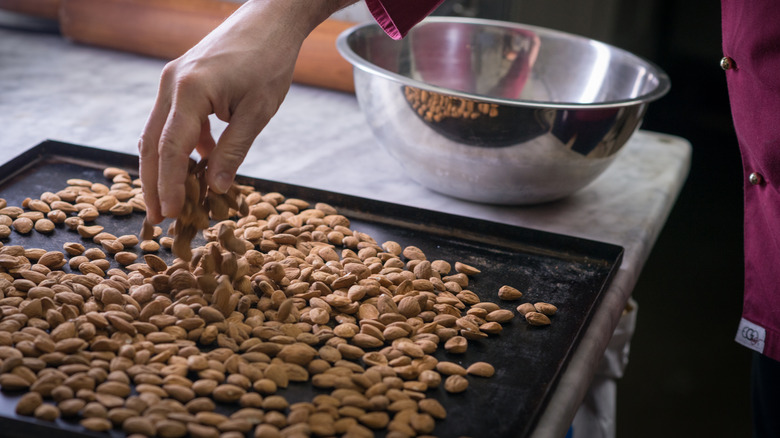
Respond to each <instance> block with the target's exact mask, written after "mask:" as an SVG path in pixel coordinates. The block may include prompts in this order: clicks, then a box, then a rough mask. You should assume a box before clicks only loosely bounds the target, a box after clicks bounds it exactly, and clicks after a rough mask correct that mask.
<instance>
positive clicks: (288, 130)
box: [0, 28, 691, 437]
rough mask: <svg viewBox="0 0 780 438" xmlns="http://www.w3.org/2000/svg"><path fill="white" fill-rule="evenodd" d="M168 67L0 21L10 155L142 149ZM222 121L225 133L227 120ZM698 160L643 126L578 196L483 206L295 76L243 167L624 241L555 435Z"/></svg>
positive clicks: (558, 410)
mask: <svg viewBox="0 0 780 438" xmlns="http://www.w3.org/2000/svg"><path fill="white" fill-rule="evenodd" d="M163 65H164V62H163V61H161V60H156V59H149V58H144V57H140V56H135V55H132V54H125V53H118V52H113V51H108V50H102V49H97V48H91V47H85V46H80V45H76V44H73V43H71V42H68V41H66V40H64V39H62V38H60V37H59V36H58V35H51V34H41V33H32V32H23V31H18V30H9V29H3V28H0V129H1V131H0V163H3V162H6V161H8V160H10V158H12V157H14V156H16V155H18V154H19V153H21V152H22V151H24V150H26V149H29V148H31V147H33V146H35V145H36V144H38V143H40V142H41V141H43V140H46V139H53V140H60V141H66V142H72V143H77V144H83V145H89V146H95V147H100V148H105V149H111V150H115V151H119V152H125V153H132V154H137V139H138V136H139V134H140V132H141V129H142V127H143V124H144V122H145V120H146V117H147V115H148V113H149V111H150V109H151V106H152V103H153V101H154V97H155V94H156V91H157V83H158V78H159V75H160V71H161V68H162V67H163ZM213 129H214V131H215V134H218V133H219V132H220V131H221V130H222V129H224V125H223V124H222V123H221V122H217V123H214V124H213ZM690 159H691V146H690V144H689V143H688V142H687V141H686V140H684V139H681V138H677V137H672V136H667V135H662V134H657V133H652V132H645V131H639V132H638V133H637V134H636V135H635V136H634V137H633V138H632V139H631V140H630V141H629V143H628V144H627V145H626V147H625V148H624V150H623V151H621V153H620V154H619V156H618V158H617V160H616V161H615V162H614V163H613V165H612V166H611V167H610V168H609V169H608V170H607V171H606V172H605V173H604V174H603V175H602V176H601V177H599V178H598V179H597V180H596V181H594V182H593V183H591V184H590V185H589V186H588V187H586V188H585V189H583V190H581V191H580V192H578V193H577V194H575V195H573V196H571V197H569V198H567V199H564V200H562V201H558V202H554V203H550V204H545V205H539V206H532V207H499V206H488V205H480V204H474V203H469V202H464V201H459V200H455V199H452V198H449V197H446V196H443V195H439V194H437V193H434V192H431V191H429V190H427V189H425V188H424V187H422V186H420V185H418V184H416V183H414V182H412V181H411V180H409V179H407V178H405V177H404V174H403V170H402V168H401V167H400V165H399V164H398V163H396V162H395V161H394V160H393V159H392V158H391V157H390V156H389V155H388V154H387V153H386V152H384V150H382V149H381V148H380V147H379V145H378V144H377V142H376V141H375V140H374V138H373V137H372V134H371V132H370V130H369V128H368V126H367V124H366V123H365V120H364V118H363V115H362V114H361V112H360V109H359V108H358V104H357V101H356V99H355V97H354V96H353V95H350V94H344V93H340V92H332V91H327V90H321V89H315V88H309V87H304V86H298V85H293V87H292V88H291V90H290V92H289V94H288V96H287V99H286V100H285V102H284V104H283V105H282V107H281V108H280V110H279V113H278V114H277V116H276V117H275V118H274V119H273V120H272V121H271V122H270V123H269V124H268V126H267V127H266V129H265V130H264V131H263V132H262V133H261V135H260V136H259V137H258V139H257V140H256V141H255V145H254V147H253V149H252V150H251V151H250V153H249V156H248V157H247V159H246V161H245V162H244V164H243V165H242V167H241V168H240V169H239V173H241V174H244V175H247V176H252V177H258V178H264V179H271V180H277V181H282V182H286V183H291V184H298V185H303V186H316V187H317V188H319V189H323V190H329V191H334V192H340V193H346V194H351V195H357V196H364V197H370V198H374V199H378V200H381V201H387V202H393V203H400V204H406V205H410V206H414V207H420V208H425V209H431V210H438V211H443V212H448V213H453V214H458V215H465V216H470V217H474V218H479V219H486V220H491V221H497V222H502V223H507V224H512V225H518V226H524V227H529V228H535V229H539V230H545V231H550V232H555V233H561V234H567V235H572V236H576V237H582V238H588V239H593V240H597V241H602V242H607V243H612V244H617V245H621V246H623V247H624V248H625V254H624V259H623V263H622V265H621V267H620V269H619V271H618V273H617V274H616V276H615V278H614V280H613V281H612V283H611V285H610V287H609V289H608V291H607V292H606V294H605V296H604V298H603V301H602V304H601V305H600V307H599V309H598V311H597V312H596V314H595V315H594V317H593V319H592V321H591V324H590V326H589V327H588V329H587V332H586V334H585V336H584V339H583V340H582V341H581V342H580V344H579V345H578V347H577V349H576V351H575V353H574V355H573V357H572V359H571V362H570V364H569V366H568V367H567V369H566V370H565V372H564V374H563V375H562V377H561V380H560V382H559V384H558V386H557V388H556V390H555V392H554V394H553V396H552V399H551V401H550V403H549V405H548V407H547V408H546V410H545V412H544V413H543V415H542V418H541V419H540V421H539V424H538V425H537V427H536V430H535V432H534V436H536V437H547V436H563V435H565V433H566V431H567V430H568V426H569V424H571V419H572V418H573V417H574V414H575V412H576V410H577V407H578V406H579V404H580V403H581V401H582V399H583V397H584V394H585V392H586V391H587V388H588V385H589V384H590V381H591V379H592V377H593V375H594V373H595V369H596V367H597V365H598V363H599V360H600V358H601V356H602V355H603V352H604V351H605V349H606V346H607V343H608V341H609V339H610V337H611V334H612V332H613V331H614V329H615V326H616V325H617V323H618V320H619V318H620V315H621V312H622V310H623V308H624V307H625V304H626V302H627V300H628V299H629V297H630V295H631V291H632V290H633V288H634V285H635V284H636V281H637V278H638V277H639V274H640V271H641V270H642V267H643V265H644V263H645V261H646V260H647V257H648V255H649V253H650V251H651V250H652V247H653V244H654V243H655V240H656V238H657V237H658V235H659V233H660V231H661V228H662V227H663V225H664V223H665V221H666V218H667V216H668V214H669V212H670V210H671V208H672V206H673V204H674V201H675V199H676V197H677V195H678V193H679V191H680V189H681V188H682V185H683V183H684V181H685V178H686V176H687V174H688V170H689V167H690ZM356 180H360V181H361V183H360V184H355V183H354V181H356Z"/></svg>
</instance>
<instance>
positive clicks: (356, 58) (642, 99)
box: [336, 16, 671, 109]
mask: <svg viewBox="0 0 780 438" xmlns="http://www.w3.org/2000/svg"><path fill="white" fill-rule="evenodd" d="M426 23H460V24H472V25H480V26H494V27H504V28H512V29H518V30H530V31H534V32H536V33H540V34H547V35H551V36H557V37H565V38H569V39H576V40H580V41H585V42H587V43H588V44H592V45H594V44H595V45H599V46H602V47H605V48H608V49H610V50H611V51H614V52H617V53H620V54H622V55H623V56H627V57H630V58H634V59H636V60H637V61H639V62H640V63H641V64H643V67H645V68H646V69H647V70H648V71H649V72H651V73H652V74H653V75H654V76H655V77H656V78H657V80H658V86H657V87H655V88H654V89H652V90H651V91H650V92H648V93H645V94H642V95H639V96H636V97H633V98H630V99H617V100H608V101H602V102H590V103H583V102H549V101H538V100H527V99H507V98H500V97H490V96H485V95H482V94H476V93H468V92H464V91H458V90H454V89H451V88H446V87H440V86H437V85H432V84H428V83H425V82H422V81H418V80H416V79H412V78H410V77H407V76H403V75H400V74H398V73H393V72H391V71H389V70H386V69H384V68H381V67H379V66H377V65H376V64H373V63H371V62H369V61H367V60H366V59H365V58H363V57H361V56H360V55H358V54H357V53H356V52H355V51H354V50H352V48H351V47H350V45H349V41H348V40H349V37H350V36H352V35H353V34H355V33H357V32H358V31H360V30H362V29H364V28H367V27H374V28H376V29H377V30H379V31H381V32H382V33H384V31H383V30H381V27H380V26H379V25H378V24H376V22H374V21H369V22H365V23H359V24H357V25H355V26H352V27H350V28H348V29H346V30H344V31H343V32H341V33H340V34H339V36H338V37H337V38H336V49H337V50H338V52H339V53H340V54H341V56H342V57H343V58H344V59H346V60H347V61H348V62H349V63H350V64H352V66H353V68H354V69H359V70H362V71H364V72H366V73H371V74H374V75H376V76H380V77H383V78H385V79H389V80H392V81H394V82H398V83H402V84H404V85H409V86H412V87H416V88H420V89H423V90H427V91H431V92H434V93H440V94H449V95H453V96H456V97H460V98H465V99H470V100H478V101H482V102H489V103H496V104H500V105H510V106H532V107H534V108H551V109H599V108H615V107H625V106H632V105H637V104H642V103H650V102H652V101H654V100H657V99H660V98H661V97H663V96H664V95H665V94H666V93H668V92H669V90H670V88H671V81H670V79H669V76H668V75H667V74H666V72H664V71H663V70H662V69H661V68H660V67H659V66H658V65H656V64H655V63H653V62H651V61H649V60H647V59H645V58H643V57H641V56H638V55H635V54H633V53H631V52H629V51H627V50H624V49H621V48H619V47H615V46H613V45H610V44H607V43H604V42H601V41H598V40H595V39H591V38H588V37H585V36H581V35H577V34H573V33H569V32H563V31H560V30H555V29H550V28H546V27H541V26H533V25H527V24H522V23H515V22H510V21H501V20H493V19H486V18H468V17H450V16H437V17H427V18H425V19H424V20H422V21H421V22H420V23H419V24H417V26H420V25H424V24H426ZM387 38H390V37H389V36H388V37H387Z"/></svg>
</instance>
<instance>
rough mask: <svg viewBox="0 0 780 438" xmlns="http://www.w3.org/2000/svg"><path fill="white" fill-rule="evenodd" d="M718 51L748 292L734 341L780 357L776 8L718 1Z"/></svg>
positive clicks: (779, 34)
mask: <svg viewBox="0 0 780 438" xmlns="http://www.w3.org/2000/svg"><path fill="white" fill-rule="evenodd" d="M721 7H722V17H723V23H722V24H723V56H724V58H723V59H722V60H721V67H722V68H723V69H724V70H725V73H726V78H727V82H728V89H729V96H730V100H731V112H732V116H733V119H734V127H735V129H736V133H737V140H738V141H739V148H740V151H741V154H742V167H743V170H744V181H743V184H744V191H745V236H744V237H745V291H744V304H743V310H742V320H741V322H740V325H739V329H738V331H737V335H736V340H737V342H739V343H740V344H743V345H745V346H747V347H749V348H751V349H753V350H755V351H758V352H759V353H762V354H764V355H766V356H768V357H771V358H772V359H775V360H780V194H778V188H780V5H778V4H777V2H774V1H770V0H750V1H744V0H722V2H721Z"/></svg>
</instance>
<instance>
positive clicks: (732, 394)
mask: <svg viewBox="0 0 780 438" xmlns="http://www.w3.org/2000/svg"><path fill="white" fill-rule="evenodd" d="M453 13H454V14H463V15H470V16H479V17H484V18H494V19H502V20H509V21H517V22H522V23H526V24H533V25H539V26H544V27H549V28H553V29H559V30H563V31H567V32H572V33H576V34H580V35H584V36H587V37H590V38H594V39H597V40H600V41H603V42H606V43H609V44H612V45H615V46H617V47H620V48H623V49H626V50H629V51H631V52H633V53H635V54H637V55H640V56H642V57H644V58H646V59H649V60H650V61H652V62H654V63H656V64H658V65H659V66H660V67H661V68H663V69H664V70H665V71H666V72H667V73H668V74H669V76H670V77H671V80H672V90H671V92H670V93H669V94H668V95H667V96H666V97H664V98H663V99H661V100H660V101H657V102H654V103H653V104H652V105H650V108H649V110H648V114H647V116H646V118H645V121H644V124H643V126H642V128H643V129H647V130H651V131H657V132H663V133H668V134H673V135H677V136H680V137H683V138H685V139H687V140H688V141H690V142H691V144H692V146H693V161H692V166H691V171H690V174H689V177H688V180H687V182H686V184H685V187H684V188H683V191H682V193H681V194H680V197H679V199H678V200H677V203H676V205H675V207H674V209H673V210H672V212H671V215H670V217H669V220H668V222H667V223H666V226H665V228H664V229H663V231H662V232H661V235H660V237H659V239H658V241H657V243H656V246H655V247H654V249H653V252H652V253H651V255H650V258H649V260H648V262H647V265H646V266H645V268H644V270H643V272H642V275H641V276H640V279H639V283H638V285H637V286H636V289H635V290H634V298H635V299H636V300H637V302H638V303H639V310H638V313H637V327H636V332H635V334H634V338H633V341H632V343H631V353H630V356H629V364H628V367H627V369H626V374H625V376H624V378H623V379H622V380H620V381H619V383H618V395H617V436H619V437H621V436H622V437H628V436H630V437H635V438H639V437H657V436H669V435H671V436H692V435H694V434H696V435H699V436H749V434H750V432H751V429H750V401H749V375H750V353H749V352H748V350H747V349H745V348H743V347H741V346H739V345H737V344H736V343H735V342H734V340H733V339H734V335H735V334H736V327H737V324H738V322H739V318H740V312H741V309H742V283H743V272H742V168H741V161H740V156H739V150H738V147H737V142H736V136H735V134H734V130H733V125H732V123H731V118H730V117H731V116H730V110H729V102H728V95H727V90H726V81H725V76H724V73H723V71H722V70H721V69H720V67H719V65H718V62H719V61H720V58H721V57H722V56H723V55H722V53H721V35H720V23H721V21H720V2H717V1H709V2H706V1H697V0H694V1H691V0H633V1H619V0H578V1H573V0H511V1H496V0H482V1H480V0H459V1H448V2H446V3H445V4H444V5H443V6H442V8H440V9H439V10H438V11H437V14H453Z"/></svg>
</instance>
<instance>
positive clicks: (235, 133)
mask: <svg viewBox="0 0 780 438" xmlns="http://www.w3.org/2000/svg"><path fill="white" fill-rule="evenodd" d="M250 114H254V113H247V112H246V111H243V112H242V111H236V113H235V114H234V115H233V117H232V118H231V119H230V123H229V124H228V126H227V127H226V128H225V131H224V132H223V133H222V135H221V136H220V137H219V142H218V143H217V147H216V148H215V149H214V150H213V151H211V154H210V155H209V166H208V169H207V171H206V180H207V181H208V183H209V185H210V186H211V188H212V190H214V191H215V192H217V193H225V192H227V190H228V189H229V188H230V185H231V184H232V183H233V179H234V178H235V176H236V172H237V171H238V167H239V166H240V165H241V163H242V162H243V161H244V158H246V154H247V152H249V148H250V147H251V146H252V143H253V142H254V140H255V138H256V137H257V135H258V134H260V131H261V130H262V129H263V128H264V127H265V125H266V123H268V119H269V118H270V116H268V117H262V116H261V117H252V116H251V115H250Z"/></svg>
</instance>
